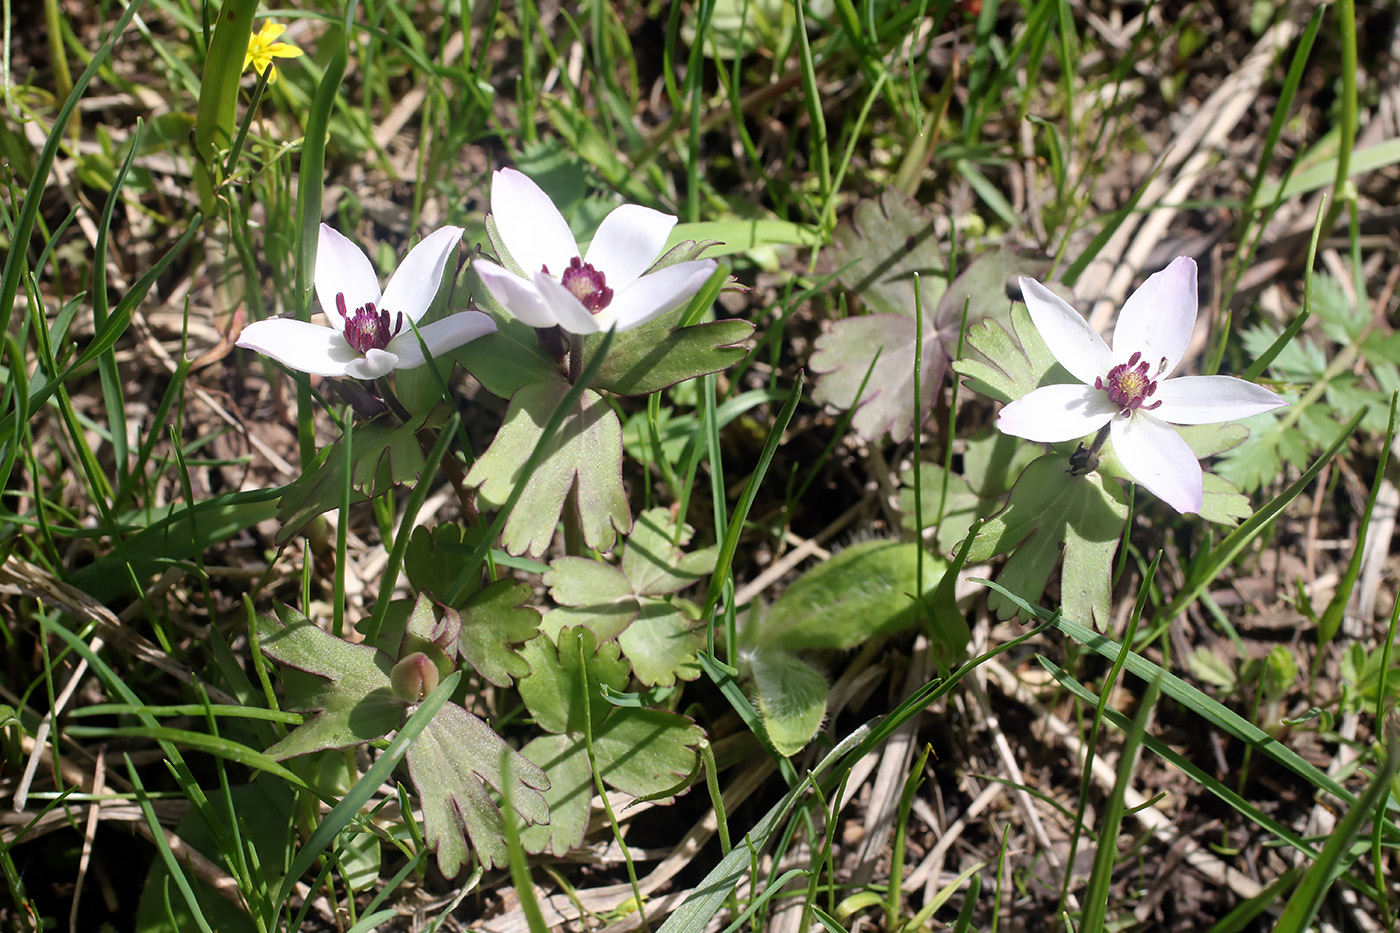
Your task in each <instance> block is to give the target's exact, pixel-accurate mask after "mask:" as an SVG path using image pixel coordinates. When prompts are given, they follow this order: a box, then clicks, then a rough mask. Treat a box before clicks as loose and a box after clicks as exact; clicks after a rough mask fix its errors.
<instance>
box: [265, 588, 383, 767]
mask: <svg viewBox="0 0 1400 933" xmlns="http://www.w3.org/2000/svg"><path fill="white" fill-rule="evenodd" d="M277 614H278V616H279V617H280V620H281V621H280V622H279V621H277V620H274V619H272V618H270V617H268V616H259V617H258V634H259V638H260V639H261V642H262V650H263V653H264V654H266V655H267V656H268V657H270V658H272V659H273V660H274V661H276V662H277V663H279V664H282V665H285V666H287V667H291V668H295V669H297V670H300V671H304V672H306V673H308V674H313V675H315V677H316V679H315V680H314V681H311V682H310V683H309V684H308V685H307V686H308V690H307V692H306V693H305V695H303V696H292V697H289V698H288V707H289V708H291V709H294V710H298V711H302V712H311V713H313V714H314V715H312V716H311V717H310V718H309V719H307V720H306V721H305V722H304V723H302V724H301V725H300V726H298V727H297V728H295V729H293V730H292V731H291V732H290V733H289V734H288V735H287V736H286V738H284V739H282V740H281V741H280V742H277V743H275V744H274V745H273V746H272V747H271V748H269V749H268V750H267V752H266V754H267V755H268V756H269V757H270V758H274V759H276V760H278V761H281V760H282V759H284V758H291V757H292V756H294V755H304V754H306V753H307V752H314V751H320V750H322V749H327V748H344V747H345V746H347V745H358V744H360V743H361V742H368V741H370V740H372V739H377V738H379V737H380V736H381V735H383V734H384V733H386V732H388V731H389V730H390V729H393V728H394V727H395V726H397V725H398V724H399V721H400V719H401V718H402V716H403V709H404V704H403V701H402V700H400V699H399V698H398V697H396V696H395V695H394V691H393V689H392V687H391V686H390V683H389V669H390V668H391V667H392V666H393V661H392V660H391V659H390V658H389V657H388V656H387V655H385V654H383V653H382V652H379V651H376V650H374V649H373V648H370V647H369V646H367V645H356V644H352V643H351V642H348V641H345V640H344V639H342V638H336V637H335V636H334V635H332V634H330V633H329V632H326V631H324V630H323V629H321V628H320V627H319V626H317V625H316V623H314V622H312V621H311V620H310V619H308V618H307V617H306V616H304V615H302V614H301V613H300V612H297V611H296V610H295V609H293V608H291V607H290V606H278V607H277Z"/></svg>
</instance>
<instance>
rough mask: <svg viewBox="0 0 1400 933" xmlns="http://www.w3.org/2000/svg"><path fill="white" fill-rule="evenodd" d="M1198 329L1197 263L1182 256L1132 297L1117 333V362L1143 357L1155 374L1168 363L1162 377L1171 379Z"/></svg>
mask: <svg viewBox="0 0 1400 933" xmlns="http://www.w3.org/2000/svg"><path fill="white" fill-rule="evenodd" d="M1195 326H1196V260H1194V259H1192V258H1191V257H1190V256H1178V257H1177V258H1176V259H1173V260H1172V262H1171V265H1169V266H1167V267H1166V268H1165V269H1163V270H1162V271H1161V272H1155V273H1153V274H1152V275H1149V276H1148V277H1147V281H1146V282H1143V283H1142V287H1141V288H1139V289H1138V290H1137V291H1135V292H1133V293H1132V294H1131V295H1129V296H1128V300H1127V301H1125V302H1124V303H1123V310H1121V311H1119V312H1118V323H1117V324H1116V325H1114V330H1113V358H1114V360H1115V361H1116V362H1119V363H1126V362H1127V361H1128V357H1130V356H1131V355H1132V354H1133V353H1141V354H1142V355H1143V358H1144V359H1146V360H1147V361H1148V363H1149V364H1151V366H1152V369H1151V371H1150V372H1153V373H1155V372H1156V371H1157V370H1156V367H1157V363H1158V361H1159V360H1163V359H1165V360H1166V367H1165V368H1164V369H1163V370H1162V375H1163V376H1167V375H1170V374H1171V372H1172V370H1174V369H1176V364H1177V363H1179V362H1181V355H1182V354H1183V353H1185V352H1186V345H1187V344H1188V343H1190V342H1191V331H1192V329H1193V328H1195Z"/></svg>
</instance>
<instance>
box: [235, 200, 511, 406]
mask: <svg viewBox="0 0 1400 933" xmlns="http://www.w3.org/2000/svg"><path fill="white" fill-rule="evenodd" d="M461 238H462V228H461V227H442V228H440V229H438V230H435V231H433V232H432V233H430V234H428V235H427V236H425V237H424V238H423V239H422V240H421V241H420V242H419V243H418V245H417V246H415V247H413V249H411V250H409V252H408V255H407V256H405V257H404V259H403V262H401V263H399V268H398V270H397V271H396V272H395V273H394V275H393V276H392V277H391V278H390V279H389V284H388V285H386V286H385V288H384V292H383V294H382V295H381V294H380V292H379V279H378V277H377V276H376V275H375V274H374V267H373V266H371V265H370V262H369V257H368V256H366V255H365V254H364V252H363V251H362V250H361V249H360V248H359V247H358V246H356V245H355V244H354V243H351V242H350V241H349V240H348V239H346V238H345V237H344V236H342V235H341V234H339V233H337V232H336V231H334V230H332V229H331V228H330V227H328V226H326V225H325V224H321V236H320V239H319V240H318V242H317V246H316V298H317V300H318V301H320V303H321V310H322V311H324V312H325V314H326V318H327V319H328V320H329V321H330V326H329V327H327V326H323V325H321V324H312V323H310V322H308V321H294V320H290V319H288V318H269V319H268V320H265V321H257V322H255V323H252V324H249V325H248V326H247V327H245V328H244V329H243V333H242V334H240V335H239V337H238V345H239V346H240V347H247V348H248V349H250V350H257V351H258V352H259V353H263V354H266V355H267V356H270V357H272V358H273V359H274V360H277V361H278V362H280V363H283V364H285V365H287V366H290V367H291V368H292V369H299V370H301V371H302V372H307V373H311V374H312V375H316V376H349V377H350V378H352V379H378V378H379V377H380V376H385V375H388V374H389V373H391V372H393V371H394V370H396V369H412V368H413V367H415V366H422V365H423V363H424V362H426V360H425V358H424V356H423V350H422V347H421V346H419V343H418V336H415V335H414V333H413V328H412V327H410V326H408V322H410V321H412V322H415V323H416V322H417V321H418V319H419V318H421V317H422V316H423V313H424V312H425V311H427V310H428V306H429V305H430V304H432V301H433V296H435V295H436V294H437V292H438V286H439V285H441V284H442V275H443V271H444V270H445V269H446V267H447V260H448V258H449V257H451V255H452V251H453V250H455V249H456V248H457V241H458V240H460V239H461ZM495 329H496V323H495V321H493V320H491V316H490V315H488V314H483V313H482V312H480V311H461V312H458V313H456V314H449V315H448V316H447V317H445V318H443V319H442V320H440V321H434V322H433V323H431V324H425V325H423V326H421V327H419V328H418V334H419V335H421V336H422V338H423V343H424V344H426V345H427V347H428V350H429V352H431V353H432V354H433V355H434V356H437V355H439V354H442V353H446V352H447V351H449V350H452V349H455V348H456V347H459V346H461V345H462V344H464V343H466V342H467V341H469V340H475V339H476V338H477V337H480V336H482V335H484V334H489V333H492V332H493V331H495Z"/></svg>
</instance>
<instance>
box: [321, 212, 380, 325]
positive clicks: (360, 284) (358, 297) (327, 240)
mask: <svg viewBox="0 0 1400 933" xmlns="http://www.w3.org/2000/svg"><path fill="white" fill-rule="evenodd" d="M336 295H344V296H345V307H346V308H347V310H349V312H350V313H351V314H353V313H354V312H355V309H356V308H359V307H362V306H364V305H366V304H369V303H371V302H373V303H374V304H375V305H376V306H377V305H378V304H379V276H377V275H375V273H374V266H372V265H370V262H369V257H368V256H366V255H365V252H364V250H362V249H360V248H359V247H358V246H356V245H355V244H354V243H352V242H350V240H349V239H347V238H346V237H345V236H343V235H342V234H341V233H340V232H339V231H337V230H332V229H331V228H330V227H328V226H326V225H325V224H321V235H320V237H319V238H318V239H317V240H316V300H317V301H319V302H320V303H321V310H322V311H324V312H325V313H326V319H327V320H329V321H330V324H331V326H332V327H334V328H335V329H336V330H344V329H345V320H344V319H343V318H342V317H341V316H340V312H339V311H337V310H336V302H335V296H336Z"/></svg>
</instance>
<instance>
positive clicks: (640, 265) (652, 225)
mask: <svg viewBox="0 0 1400 933" xmlns="http://www.w3.org/2000/svg"><path fill="white" fill-rule="evenodd" d="M675 225H676V218H674V217H672V216H671V215H670V214H663V213H661V212H660V211H654V210H652V209H651V208H649V207H642V206H641V205H639V204H624V205H622V206H621V207H619V208H616V209H614V210H613V212H612V213H611V214H609V215H608V216H607V217H604V218H603V222H602V223H601V224H599V225H598V232H597V233H595V234H594V235H593V242H592V243H589V244H588V255H587V256H585V257H584V262H587V263H589V264H591V265H592V266H593V268H595V269H597V270H598V271H599V272H601V273H603V277H604V279H605V280H606V282H607V285H608V287H609V288H611V289H612V290H613V291H614V292H620V291H622V290H623V289H624V288H626V287H627V286H629V285H631V284H632V283H633V282H635V281H636V280H637V277H638V276H640V275H641V274H642V273H643V272H645V271H647V268H648V267H649V266H650V265H651V264H652V263H653V262H655V261H656V257H657V256H660V255H661V249H662V247H664V246H665V245H666V238H667V237H669V236H670V235H671V228H672V227H674V226H675Z"/></svg>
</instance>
